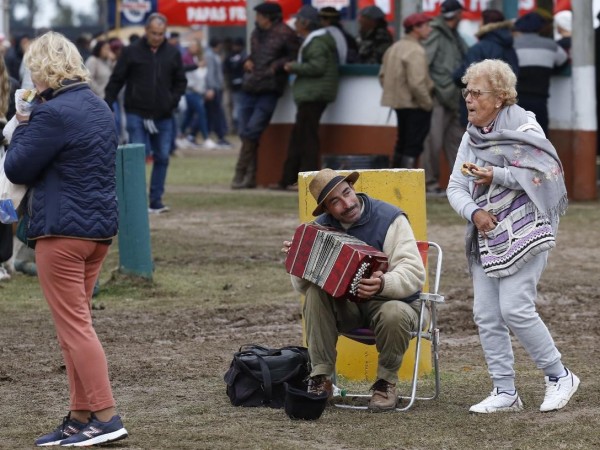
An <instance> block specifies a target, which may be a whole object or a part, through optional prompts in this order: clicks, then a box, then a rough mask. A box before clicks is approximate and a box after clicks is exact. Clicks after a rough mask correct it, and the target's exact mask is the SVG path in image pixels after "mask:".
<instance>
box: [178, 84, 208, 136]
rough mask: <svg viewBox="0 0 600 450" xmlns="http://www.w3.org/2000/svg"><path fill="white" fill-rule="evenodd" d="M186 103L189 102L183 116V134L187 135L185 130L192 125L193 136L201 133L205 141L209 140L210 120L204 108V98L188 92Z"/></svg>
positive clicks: (191, 132)
mask: <svg viewBox="0 0 600 450" xmlns="http://www.w3.org/2000/svg"><path fill="white" fill-rule="evenodd" d="M185 101H186V102H187V109H186V110H185V115H184V116H183V122H181V132H182V133H184V134H185V130H186V129H187V128H188V127H189V126H190V124H191V128H190V134H191V135H193V136H196V134H197V133H198V131H200V132H201V133H202V137H203V138H204V139H206V138H208V120H207V119H208V118H207V115H206V108H205V107H204V96H203V95H202V94H198V93H197V92H187V93H186V94H185Z"/></svg>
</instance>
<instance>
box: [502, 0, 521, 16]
mask: <svg viewBox="0 0 600 450" xmlns="http://www.w3.org/2000/svg"><path fill="white" fill-rule="evenodd" d="M502 12H503V13H504V17H506V18H507V19H516V17H517V15H518V14H519V0H504V1H503V2H502Z"/></svg>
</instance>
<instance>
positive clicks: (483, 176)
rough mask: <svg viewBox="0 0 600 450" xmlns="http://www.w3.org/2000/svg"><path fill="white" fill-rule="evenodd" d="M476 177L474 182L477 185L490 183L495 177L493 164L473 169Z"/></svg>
mask: <svg viewBox="0 0 600 450" xmlns="http://www.w3.org/2000/svg"><path fill="white" fill-rule="evenodd" d="M472 172H473V175H475V176H476V177H477V178H475V181H474V183H475V184H477V185H488V186H489V185H490V184H492V180H493V179H494V168H493V167H492V166H487V167H483V168H481V169H473V170H472Z"/></svg>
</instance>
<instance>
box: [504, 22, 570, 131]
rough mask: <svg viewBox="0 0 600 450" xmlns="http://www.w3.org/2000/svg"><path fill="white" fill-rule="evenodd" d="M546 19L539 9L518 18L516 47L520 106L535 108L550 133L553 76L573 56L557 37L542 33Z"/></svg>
mask: <svg viewBox="0 0 600 450" xmlns="http://www.w3.org/2000/svg"><path fill="white" fill-rule="evenodd" d="M545 26H546V21H545V19H544V18H543V17H542V16H541V15H540V14H538V13H537V12H530V13H528V14H525V15H524V16H521V17H520V18H519V19H518V20H517V21H516V22H515V30H516V31H517V34H516V36H515V51H516V52H517V57H518V59H519V76H518V77H517V86H518V89H519V106H521V107H523V108H524V109H526V110H527V111H532V112H533V113H534V114H535V118H536V120H537V121H538V123H539V124H540V125H541V127H542V129H543V130H544V133H545V134H546V136H548V97H549V96H550V77H551V76H552V74H553V73H554V70H555V69H556V68H559V67H562V66H564V65H565V64H567V63H568V61H569V57H568V55H567V52H565V51H564V50H563V48H562V47H560V46H559V45H558V44H557V43H556V42H555V41H554V40H553V39H551V38H547V37H544V36H541V35H540V33H541V32H542V30H543V28H544V27H545Z"/></svg>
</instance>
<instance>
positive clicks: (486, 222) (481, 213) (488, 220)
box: [473, 209, 498, 237]
mask: <svg viewBox="0 0 600 450" xmlns="http://www.w3.org/2000/svg"><path fill="white" fill-rule="evenodd" d="M473 224H474V225H475V226H476V227H477V230H478V231H479V232H480V233H481V234H482V235H483V236H485V237H487V233H488V232H489V231H492V230H493V229H494V228H496V225H497V224H498V219H497V218H496V216H495V215H493V214H492V213H490V212H488V211H486V210H484V209H478V210H477V211H475V213H474V214H473Z"/></svg>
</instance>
